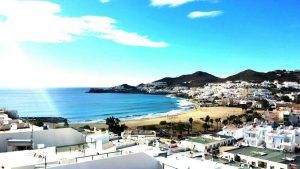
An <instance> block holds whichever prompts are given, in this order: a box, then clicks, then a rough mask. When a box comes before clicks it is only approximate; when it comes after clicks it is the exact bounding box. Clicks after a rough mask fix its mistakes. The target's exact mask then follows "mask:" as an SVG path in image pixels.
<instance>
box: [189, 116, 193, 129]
mask: <svg viewBox="0 0 300 169" xmlns="http://www.w3.org/2000/svg"><path fill="white" fill-rule="evenodd" d="M193 121H194V119H193V118H191V117H190V118H189V122H190V125H191V130H193Z"/></svg>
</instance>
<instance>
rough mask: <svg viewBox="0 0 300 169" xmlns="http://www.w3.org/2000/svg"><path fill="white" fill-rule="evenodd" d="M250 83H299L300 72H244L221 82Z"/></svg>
mask: <svg viewBox="0 0 300 169" xmlns="http://www.w3.org/2000/svg"><path fill="white" fill-rule="evenodd" d="M236 80H243V81H251V82H263V81H265V80H268V81H274V80H278V81H279V82H283V81H292V82H300V72H299V71H285V70H275V71H270V72H267V73H265V72H256V71H254V70H250V69H248V70H245V71H242V72H240V73H237V74H235V75H232V76H229V77H227V78H225V79H223V80H222V81H236Z"/></svg>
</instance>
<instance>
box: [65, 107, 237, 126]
mask: <svg viewBox="0 0 300 169" xmlns="http://www.w3.org/2000/svg"><path fill="white" fill-rule="evenodd" d="M242 113H243V112H242V109H241V108H237V107H197V108H195V109H191V110H186V111H183V112H182V113H179V114H176V115H164V116H159V117H147V118H141V119H128V120H121V122H120V124H125V125H126V126H128V127H129V128H137V127H139V126H146V125H157V124H159V123H160V122H161V121H167V122H188V119H189V118H190V117H191V118H193V119H194V121H195V122H199V121H200V118H205V117H206V116H207V115H209V116H210V117H211V118H227V117H228V116H230V115H239V114H242ZM85 125H89V126H90V127H91V128H93V127H96V128H98V129H99V128H100V129H102V128H106V127H107V126H106V124H105V121H104V122H84V123H70V124H69V126H70V127H73V128H79V127H82V126H85Z"/></svg>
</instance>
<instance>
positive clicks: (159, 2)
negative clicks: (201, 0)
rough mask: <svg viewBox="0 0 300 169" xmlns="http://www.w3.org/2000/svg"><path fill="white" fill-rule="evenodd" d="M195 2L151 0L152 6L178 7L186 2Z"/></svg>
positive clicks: (185, 0)
mask: <svg viewBox="0 0 300 169" xmlns="http://www.w3.org/2000/svg"><path fill="white" fill-rule="evenodd" d="M193 1H196V0H151V5H152V6H171V7H175V6H180V5H183V4H185V3H188V2H193Z"/></svg>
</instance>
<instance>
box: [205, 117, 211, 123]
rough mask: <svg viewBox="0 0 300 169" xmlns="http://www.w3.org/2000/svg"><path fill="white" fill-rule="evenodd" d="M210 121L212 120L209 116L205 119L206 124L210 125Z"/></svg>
mask: <svg viewBox="0 0 300 169" xmlns="http://www.w3.org/2000/svg"><path fill="white" fill-rule="evenodd" d="M209 120H210V117H209V115H207V116H206V117H205V119H204V121H205V122H206V123H208V122H209Z"/></svg>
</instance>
